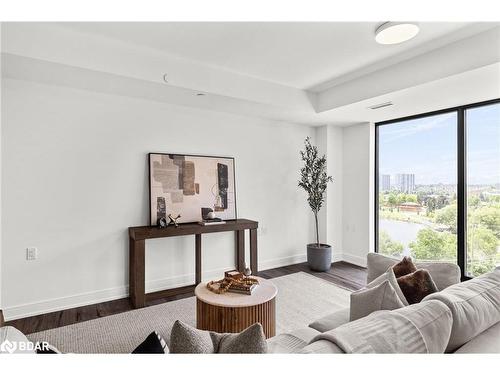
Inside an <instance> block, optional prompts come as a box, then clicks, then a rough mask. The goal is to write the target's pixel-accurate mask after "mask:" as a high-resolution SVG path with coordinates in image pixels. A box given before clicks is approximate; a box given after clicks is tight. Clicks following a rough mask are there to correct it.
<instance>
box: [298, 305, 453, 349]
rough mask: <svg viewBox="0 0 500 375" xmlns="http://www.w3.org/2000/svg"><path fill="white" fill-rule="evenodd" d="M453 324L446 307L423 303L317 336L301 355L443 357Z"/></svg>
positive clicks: (382, 313) (374, 316) (377, 314)
mask: <svg viewBox="0 0 500 375" xmlns="http://www.w3.org/2000/svg"><path fill="white" fill-rule="evenodd" d="M452 323H453V322H452V316H451V311H450V309H449V308H448V307H447V306H446V305H445V304H444V303H442V302H440V301H428V302H422V303H419V304H415V305H411V306H406V307H403V308H400V309H397V310H393V311H377V312H374V313H372V314H370V315H368V316H366V317H364V318H361V319H358V320H356V321H354V322H350V323H346V324H344V325H342V326H340V327H337V328H335V329H333V330H331V331H328V332H325V333H321V334H318V336H316V337H315V338H314V339H313V340H312V341H311V343H310V344H309V345H307V346H306V347H304V348H303V349H302V350H301V351H300V353H339V352H349V353H368V352H371V353H418V352H422V353H443V352H444V350H445V348H446V346H447V344H448V339H449V337H450V332H451V327H452Z"/></svg>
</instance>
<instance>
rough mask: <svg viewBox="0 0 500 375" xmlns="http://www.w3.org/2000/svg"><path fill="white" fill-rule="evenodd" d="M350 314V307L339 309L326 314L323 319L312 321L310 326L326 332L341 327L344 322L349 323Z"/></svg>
mask: <svg viewBox="0 0 500 375" xmlns="http://www.w3.org/2000/svg"><path fill="white" fill-rule="evenodd" d="M349 314H350V309H349V308H347V309H341V310H337V311H335V312H334V313H332V314H329V315H326V316H324V317H322V318H321V319H318V320H316V321H314V322H312V323H311V324H309V327H310V328H312V329H315V330H316V331H319V332H326V331H329V330H331V329H334V328H337V327H340V326H341V325H342V324H345V323H349Z"/></svg>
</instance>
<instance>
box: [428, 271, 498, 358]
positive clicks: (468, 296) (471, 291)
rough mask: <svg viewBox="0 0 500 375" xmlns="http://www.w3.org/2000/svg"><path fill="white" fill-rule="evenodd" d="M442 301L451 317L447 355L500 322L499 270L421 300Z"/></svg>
mask: <svg viewBox="0 0 500 375" xmlns="http://www.w3.org/2000/svg"><path fill="white" fill-rule="evenodd" d="M436 300H437V301H441V302H443V303H444V304H446V305H447V306H448V307H449V309H450V310H451V313H452V315H453V328H452V331H451V336H450V341H449V343H448V347H447V349H446V351H447V352H452V351H455V350H456V349H457V348H459V347H460V346H462V345H464V344H465V343H467V342H468V341H470V340H471V339H472V338H474V337H476V336H477V335H479V334H480V333H482V332H483V331H485V330H487V329H488V328H490V327H491V326H493V325H495V324H496V323H498V322H500V269H499V268H497V269H496V270H495V271H493V272H490V273H487V274H485V275H482V276H479V277H476V278H474V279H472V280H469V281H466V282H463V283H460V284H457V285H452V286H450V287H449V288H446V290H443V291H441V292H438V293H434V294H431V295H429V296H427V297H425V298H424V299H423V302H424V301H436Z"/></svg>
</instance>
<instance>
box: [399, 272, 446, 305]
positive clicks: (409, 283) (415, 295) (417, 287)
mask: <svg viewBox="0 0 500 375" xmlns="http://www.w3.org/2000/svg"><path fill="white" fill-rule="evenodd" d="M397 280H398V284H399V287H400V288H401V291H402V292H403V294H404V295H405V297H406V300H407V301H408V303H409V304H410V305H411V304H413V303H419V302H420V301H422V299H424V297H425V296H428V295H429V294H432V293H435V292H437V291H438V289H437V287H436V284H434V281H433V280H432V277H431V275H430V273H429V272H428V271H427V270H423V269H420V270H417V271H415V272H413V273H410V274H408V275H405V276H401V277H398V279H397Z"/></svg>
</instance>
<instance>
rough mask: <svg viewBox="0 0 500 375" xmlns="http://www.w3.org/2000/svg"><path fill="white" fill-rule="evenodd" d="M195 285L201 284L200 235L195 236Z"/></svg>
mask: <svg viewBox="0 0 500 375" xmlns="http://www.w3.org/2000/svg"><path fill="white" fill-rule="evenodd" d="M195 263H196V265H195V284H196V285H198V284H199V283H201V234H195Z"/></svg>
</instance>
